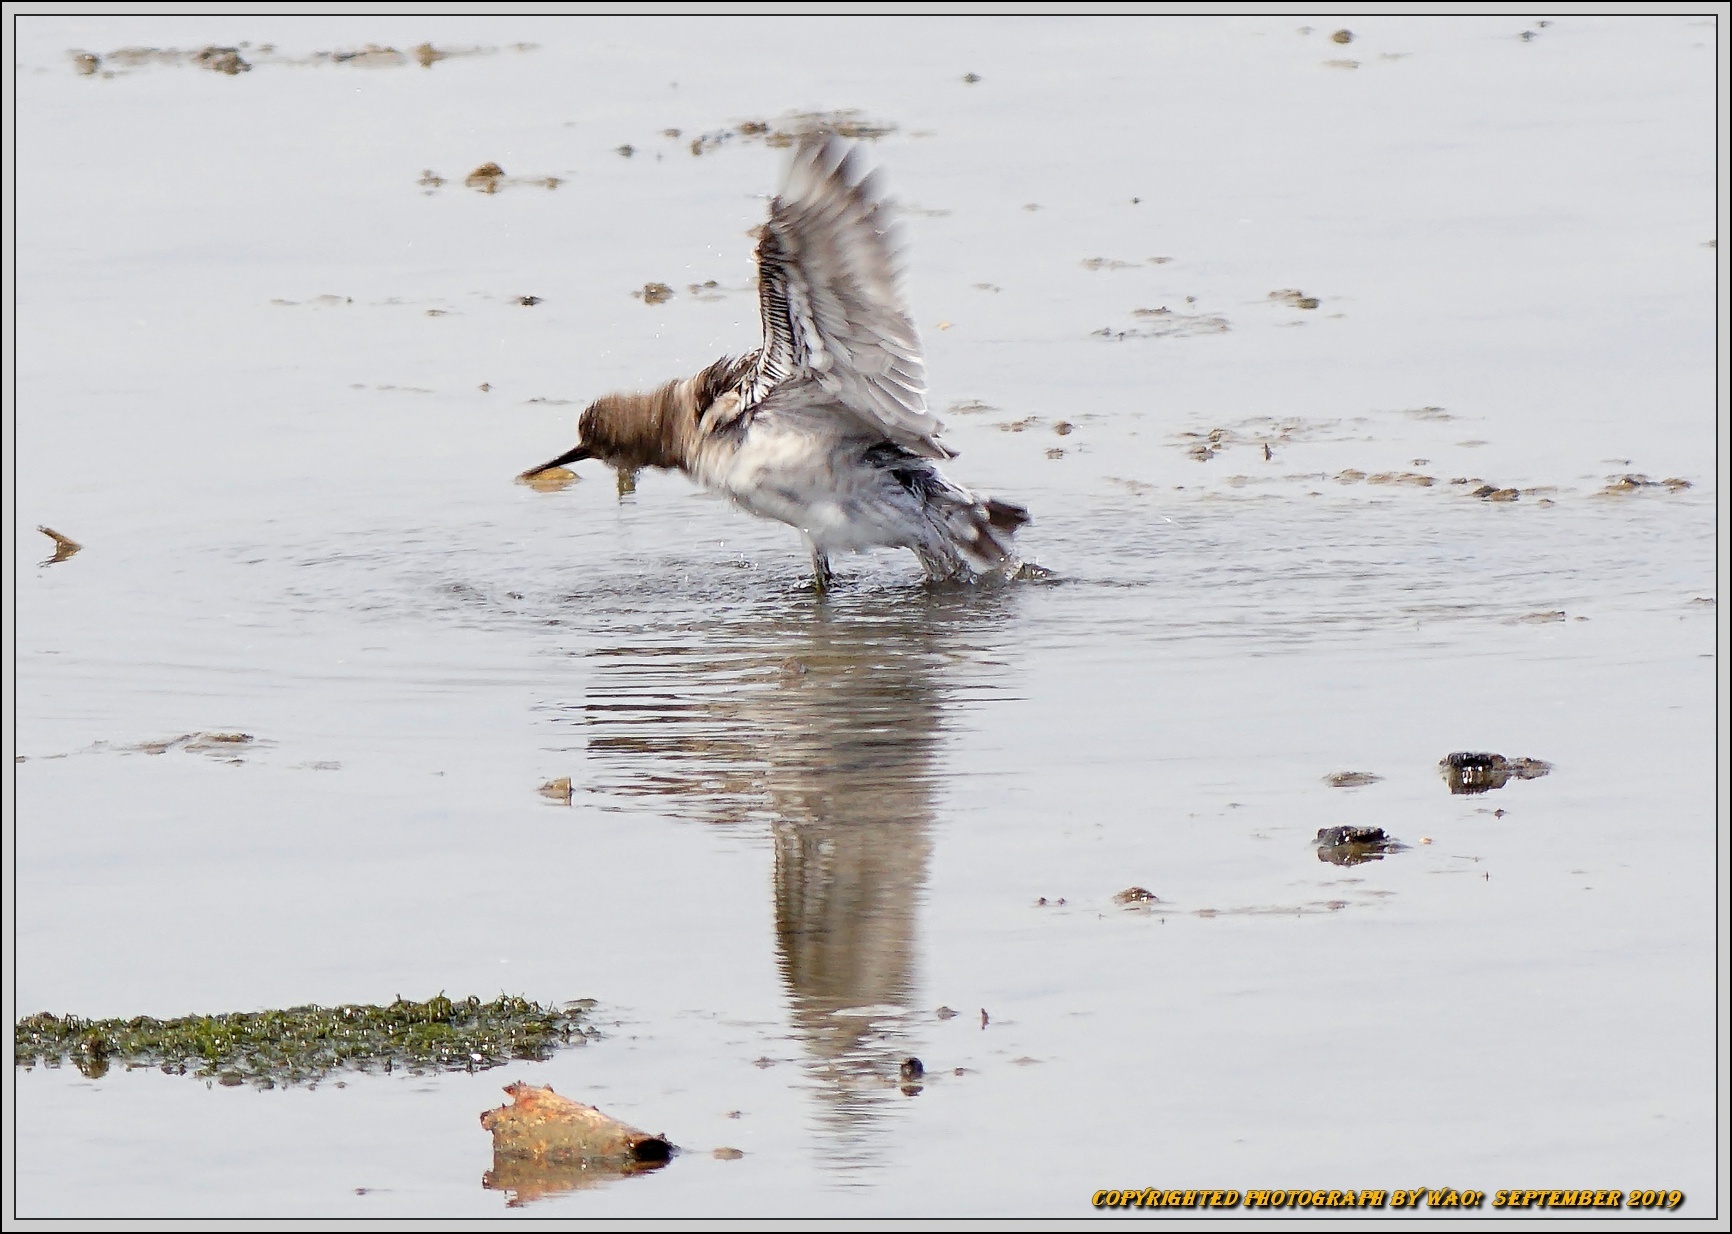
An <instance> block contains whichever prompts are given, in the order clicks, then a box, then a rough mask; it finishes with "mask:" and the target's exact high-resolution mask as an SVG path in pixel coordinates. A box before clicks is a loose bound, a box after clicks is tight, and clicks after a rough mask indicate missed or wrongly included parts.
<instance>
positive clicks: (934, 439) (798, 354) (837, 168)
mask: <svg viewBox="0 0 1732 1234" xmlns="http://www.w3.org/2000/svg"><path fill="white" fill-rule="evenodd" d="M894 216H895V211H894V208H893V206H892V205H891V203H890V202H889V201H888V200H887V199H886V198H885V196H884V191H883V181H882V179H881V178H880V177H879V176H878V175H877V173H870V174H868V173H866V172H865V170H864V167H863V160H862V158H861V157H860V152H859V149H858V147H855V146H851V145H850V144H849V143H848V142H846V141H844V140H843V139H842V138H840V137H838V136H836V135H835V134H833V133H830V134H824V133H816V134H810V135H808V136H806V137H805V138H803V139H802V140H801V141H800V142H799V144H798V145H797V146H796V147H795V149H794V154H793V158H792V160H791V161H790V162H789V165H788V171H787V174H786V176H785V178H784V180H783V183H782V191H781V192H780V193H779V194H778V195H777V196H776V197H775V199H774V200H773V201H772V202H771V203H770V220H769V222H768V223H767V224H766V225H765V227H764V230H763V235H762V237H761V238H760V240H759V242H758V306H759V310H760V312H761V313H762V315H763V321H764V345H763V348H762V350H761V351H760V352H759V353H758V365H757V370H756V373H755V374H754V376H753V378H752V381H751V384H750V386H749V387H748V389H747V390H746V392H745V398H744V400H743V407H742V410H743V411H744V410H746V409H749V408H750V407H751V406H752V405H753V404H755V403H757V402H759V401H760V400H762V399H763V398H765V397H766V396H767V395H768V394H769V393H770V391H771V390H773V389H775V387H776V386H778V385H780V384H781V383H782V382H784V381H788V380H790V379H792V378H797V377H802V376H809V377H811V378H812V379H813V380H815V381H816V382H817V383H818V385H819V386H820V387H821V388H822V389H823V390H824V391H825V392H826V393H827V394H829V395H830V396H831V397H832V398H833V399H834V400H835V404H836V405H837V406H838V407H839V409H840V410H842V411H843V412H844V413H845V414H848V415H851V416H853V417H854V418H855V419H857V420H859V421H860V422H861V423H860V427H862V428H863V429H865V430H867V431H868V432H871V433H875V434H882V435H883V436H884V438H885V439H886V440H889V441H893V442H895V443H896V444H897V445H899V446H902V447H904V448H905V449H907V450H910V451H912V452H914V453H915V454H919V455H922V456H923V457H926V458H949V457H951V451H950V450H948V449H946V448H945V447H944V446H943V445H942V444H940V443H939V441H938V434H939V431H940V430H941V428H942V427H943V426H942V425H941V424H940V423H939V422H938V420H937V419H936V418H935V417H934V416H933V415H932V414H931V413H930V412H928V411H927V409H926V365H925V362H924V360H923V359H922V356H921V350H920V336H919V334H918V332H917V331H916V330H915V328H914V322H913V321H912V320H911V319H910V318H909V316H908V311H907V309H906V308H905V307H904V306H903V303H902V293H901V288H900V282H901V270H900V267H899V264H898V261H897V257H898V254H897V248H896V234H895V232H896V228H895V217H894Z"/></svg>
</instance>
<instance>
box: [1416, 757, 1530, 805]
mask: <svg viewBox="0 0 1732 1234" xmlns="http://www.w3.org/2000/svg"><path fill="white" fill-rule="evenodd" d="M1438 768H1439V769H1440V770H1441V771H1442V772H1443V778H1444V779H1445V780H1446V781H1447V782H1448V784H1449V791H1450V792H1452V793H1454V794H1456V795H1457V796H1471V795H1473V794H1475V793H1487V792H1490V791H1491V790H1492V789H1494V788H1502V787H1503V786H1504V785H1505V784H1508V783H1509V782H1510V781H1511V780H1537V779H1539V778H1540V777H1541V776H1543V775H1545V774H1547V773H1548V772H1550V771H1551V769H1552V765H1551V764H1550V763H1547V762H1543V761H1541V760H1540V759H1537V758H1505V757H1504V756H1503V755H1501V754H1481V753H1474V752H1469V751H1462V752H1459V753H1455V754H1448V755H1445V756H1444V758H1443V759H1442V760H1441V761H1440V762H1439V763H1438Z"/></svg>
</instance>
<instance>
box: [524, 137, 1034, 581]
mask: <svg viewBox="0 0 1732 1234" xmlns="http://www.w3.org/2000/svg"><path fill="white" fill-rule="evenodd" d="M893 216H894V207H893V206H892V203H891V202H890V201H889V200H887V199H886V198H885V196H884V194H883V191H882V185H881V183H880V180H879V177H878V175H877V174H876V173H872V174H868V173H867V172H866V171H865V168H864V166H863V160H862V159H861V157H860V152H859V148H858V147H856V146H853V145H851V144H850V143H848V142H846V141H844V140H843V139H842V138H840V137H838V136H836V135H835V134H824V133H814V134H809V135H807V136H806V137H803V138H802V139H801V140H800V141H799V142H798V143H797V144H796V146H795V148H794V151H793V155H792V158H791V160H790V161H789V164H788V170H787V174H786V176H785V177H784V180H783V183H782V190H781V192H780V193H779V194H778V195H777V196H776V197H775V198H773V199H772V200H771V202H770V218H769V221H768V222H767V223H766V224H765V225H764V227H763V230H762V234H761V236H760V238H759V241H758V252H757V258H758V307H759V311H760V314H761V315H762V318H763V327H764V341H763V345H762V346H761V347H759V348H758V350H756V351H753V352H750V353H748V354H746V355H743V356H739V357H732V356H723V357H722V358H721V359H719V360H717V361H716V362H715V363H714V364H711V365H710V366H709V367H707V368H705V369H704V370H703V371H701V372H699V373H698V374H696V375H695V376H692V377H687V378H684V379H683V380H676V381H670V382H668V383H667V384H666V385H664V386H662V387H660V388H659V389H656V390H652V391H650V392H648V393H633V394H607V395H603V396H602V397H601V398H598V399H596V400H595V401H594V402H593V403H591V404H590V405H589V406H588V407H586V408H584V410H583V412H582V414H581V415H579V416H578V419H577V437H578V440H577V444H576V445H575V446H573V447H572V448H571V449H569V450H567V451H566V452H565V453H564V454H561V455H560V456H559V457H558V458H555V459H549V460H548V461H547V462H545V463H542V464H541V465H540V466H539V467H531V468H530V469H529V470H528V471H526V472H524V473H523V475H522V477H521V478H525V479H527V478H528V477H530V476H534V475H536V474H537V473H539V472H543V471H546V470H548V469H549V468H552V467H560V466H563V465H564V464H566V463H573V462H577V461H579V460H582V459H597V460H600V461H601V462H604V463H608V464H610V465H611V466H613V467H614V468H616V469H618V470H619V471H620V472H621V473H622V474H624V475H629V474H630V473H631V472H632V471H635V470H637V469H638V468H641V467H660V468H666V469H669V470H677V471H682V472H684V473H685V474H686V475H688V476H690V477H691V478H692V479H693V480H695V481H697V482H698V483H699V484H701V485H702V486H704V487H705V488H707V489H711V490H713V491H716V492H720V493H724V494H726V495H727V496H728V497H730V498H732V499H733V501H734V502H735V503H737V504H738V505H740V506H742V507H744V508H745V509H747V510H749V511H751V512H752V513H753V514H757V515H760V516H762V517H764V518H771V519H777V520H779V521H781V522H784V523H787V524H788V525H789V526H791V527H795V528H797V529H799V531H800V532H801V534H802V535H804V536H805V539H806V543H807V545H808V546H809V547H810V549H811V551H812V572H813V575H814V583H815V585H816V587H817V588H818V590H819V591H823V590H826V589H827V588H828V587H829V586H830V584H831V581H832V577H833V576H832V574H831V569H830V553H832V552H834V551H840V550H861V549H868V548H876V547H882V546H890V547H899V548H907V549H912V550H913V551H914V555H915V556H916V557H918V558H919V559H920V564H921V566H922V567H923V568H924V569H925V572H926V575H927V577H928V578H931V579H935V580H952V579H955V580H963V579H972V578H975V577H978V576H981V575H987V574H992V573H995V572H996V573H1000V574H1008V573H1011V572H1013V571H1015V570H1017V569H1018V567H1019V565H1020V563H1019V562H1018V560H1017V559H1016V557H1015V556H1013V555H1012V552H1011V536H1012V535H1013V534H1014V533H1015V531H1016V529H1017V528H1018V527H1020V526H1022V525H1023V524H1024V523H1026V522H1027V521H1028V511H1027V510H1026V509H1024V508H1023V507H1022V506H1019V505H1016V504H1014V503H1012V502H1008V501H999V500H997V499H995V498H991V497H985V498H983V497H979V496H977V495H975V494H974V493H972V492H970V491H969V490H968V489H966V488H963V487H962V486H961V485H959V484H957V483H955V482H954V481H952V480H951V479H950V478H949V477H947V476H946V475H945V474H944V473H943V472H942V471H940V470H939V468H938V460H941V459H949V458H954V457H955V452H954V451H952V450H950V449H949V448H948V447H946V446H945V445H943V444H942V443H941V442H940V441H939V432H940V429H941V428H942V427H943V426H942V425H941V424H940V423H939V421H938V420H937V419H936V418H935V417H934V416H933V415H932V414H931V413H930V412H929V411H927V409H926V366H925V363H924V362H923V360H922V359H921V353H920V338H919V335H918V333H917V332H916V331H915V329H914V322H913V321H912V320H910V318H909V316H908V311H907V309H906V308H905V307H904V305H903V302H902V295H901V291H900V288H899V285H898V284H899V282H900V269H899V265H898V251H897V245H896V240H895V225H894V217H893Z"/></svg>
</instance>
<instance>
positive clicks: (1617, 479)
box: [1600, 474, 1690, 497]
mask: <svg viewBox="0 0 1732 1234" xmlns="http://www.w3.org/2000/svg"><path fill="white" fill-rule="evenodd" d="M1689 487H1690V482H1689V481H1688V480H1680V479H1679V478H1678V477H1676V476H1671V477H1669V478H1667V479H1665V480H1650V479H1648V477H1647V476H1643V475H1634V474H1632V475H1622V476H1613V477H1612V478H1611V479H1610V480H1608V481H1607V482H1606V487H1605V488H1603V489H1601V490H1600V493H1601V495H1602V496H1606V497H1622V496H1624V495H1625V494H1626V493H1640V492H1642V491H1644V490H1647V491H1652V490H1654V489H1660V488H1663V489H1665V490H1666V491H1667V492H1668V493H1681V492H1683V491H1684V490H1685V489H1687V488H1689Z"/></svg>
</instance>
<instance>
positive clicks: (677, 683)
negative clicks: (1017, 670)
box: [582, 588, 1014, 1164]
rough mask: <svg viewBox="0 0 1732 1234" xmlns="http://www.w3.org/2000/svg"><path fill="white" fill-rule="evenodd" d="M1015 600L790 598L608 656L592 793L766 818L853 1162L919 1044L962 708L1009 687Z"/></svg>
mask: <svg viewBox="0 0 1732 1234" xmlns="http://www.w3.org/2000/svg"><path fill="white" fill-rule="evenodd" d="M1013 603H1014V595H1013V594H1012V592H1011V591H1009V590H983V589H980V588H967V589H963V588H921V589H917V590H916V589H898V590H897V591H895V592H892V593H878V594H875V595H867V596H859V595H856V596H842V597H837V598H836V600H835V601H833V602H832V603H829V604H825V605H822V606H819V607H817V608H815V609H814V608H812V607H811V606H810V603H809V602H806V603H803V604H799V605H794V604H788V603H777V604H774V605H768V606H766V607H765V608H764V609H763V610H762V611H759V612H756V613H750V614H742V615H737V616H733V615H729V616H723V617H721V618H719V619H717V620H715V621H711V622H708V623H706V624H704V625H702V626H700V627H689V628H686V629H683V630H678V631H674V632H671V633H669V634H667V635H665V636H661V635H648V636H646V635H643V634H637V635H636V638H637V639H638V641H634V642H633V643H631V644H630V645H619V646H611V647H604V648H602V649H599V650H597V651H596V652H594V653H593V654H594V657H595V659H594V661H593V665H594V669H595V671H594V673H593V675H592V677H591V681H590V684H589V689H588V698H587V700H586V702H585V704H584V706H583V711H582V719H583V722H584V724H585V726H586V729H585V731H586V735H587V738H588V767H587V777H588V783H589V787H590V788H591V789H592V790H593V791H595V792H598V793H600V794H602V795H603V799H604V800H605V799H606V798H610V797H611V798H612V799H613V800H614V802H616V803H619V802H620V801H621V799H629V798H632V797H638V798H642V797H643V796H645V795H649V796H653V797H654V798H655V802H654V804H655V807H656V808H657V809H659V810H661V811H664V812H668V813H672V814H674V815H676V816H681V817H687V818H695V819H702V820H704V821H710V822H718V823H733V824H750V825H757V826H763V827H765V828H767V830H768V831H769V834H770V835H771V837H772V839H773V843H774V850H775V881H774V896H775V920H776V941H777V951H778V956H777V960H778V964H779V967H780V969H781V973H782V978H783V981H784V983H785V985H786V988H787V991H788V997H789V1002H790V1005H791V1018H792V1022H793V1027H794V1030H795V1033H796V1035H797V1036H798V1037H799V1038H800V1039H801V1041H802V1043H803V1044H804V1046H805V1049H806V1052H807V1056H808V1067H809V1069H810V1071H811V1073H812V1074H813V1076H814V1078H816V1079H817V1081H818V1083H819V1089H820V1092H821V1093H822V1094H823V1096H824V1098H825V1102H824V1105H825V1112H824V1115H823V1119H824V1122H825V1123H826V1124H828V1126H829V1127H830V1129H831V1131H832V1133H833V1135H834V1136H835V1138H836V1142H834V1143H833V1144H831V1145H830V1146H829V1148H830V1150H832V1151H834V1152H835V1153H837V1155H838V1156H841V1157H844V1158H846V1159H847V1160H849V1161H852V1162H854V1163H856V1164H858V1163H859V1161H860V1157H861V1150H862V1149H864V1148H865V1147H866V1144H865V1141H866V1139H867V1138H868V1136H869V1133H870V1131H871V1128H872V1124H873V1122H874V1119H875V1114H876V1112H877V1111H879V1110H881V1109H882V1108H883V1105H884V1103H885V1102H887V1101H890V1100H899V1099H900V1098H899V1097H898V1092H899V1087H898V1081H897V1077H898V1074H899V1068H900V1067H901V1065H902V1061H903V1059H904V1058H906V1057H907V1055H908V1054H909V1053H910V1052H911V1048H910V1047H911V1044H912V1043H911V1041H910V1040H909V1039H908V1037H909V1031H910V1030H909V1029H908V1028H906V1027H904V1026H903V1025H902V1021H903V1020H904V1018H905V1017H907V1016H909V1014H910V1013H912V1012H913V1011H914V1010H915V1006H914V999H915V997H916V994H917V989H916V970H917V967H918V958H919V957H918V938H917V933H916V931H917V920H918V909H919V902H920V896H921V892H922V888H923V886H924V884H925V881H926V870H927V864H928V861H929V858H930V855H931V852H932V843H933V836H932V833H933V818H934V811H935V806H934V794H935V790H936V781H937V776H938V767H937V764H938V755H939V749H940V746H941V744H942V742H943V738H944V733H945V727H946V722H947V717H948V716H951V715H953V714H955V712H956V711H957V710H958V709H959V707H964V706H967V705H968V703H969V702H970V701H971V700H973V699H978V698H979V697H981V696H982V695H983V694H985V693H986V692H988V691H990V690H991V689H992V688H993V685H992V679H993V677H995V676H996V674H997V666H996V662H995V661H993V660H992V659H991V658H990V653H989V652H988V650H987V649H988V648H990V647H991V646H993V645H994V644H997V643H999V642H1001V639H1002V629H1003V622H1004V621H1005V620H1006V618H1007V616H1008V614H1007V612H1006V611H1005V610H1006V609H1007V607H1008V606H1010V605H1011V604H1013ZM995 633H996V635H997V637H995V636H994V635H995ZM900 1091H912V1092H918V1091H919V1088H918V1086H917V1085H916V1086H909V1085H902V1086H901V1089H900Z"/></svg>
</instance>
